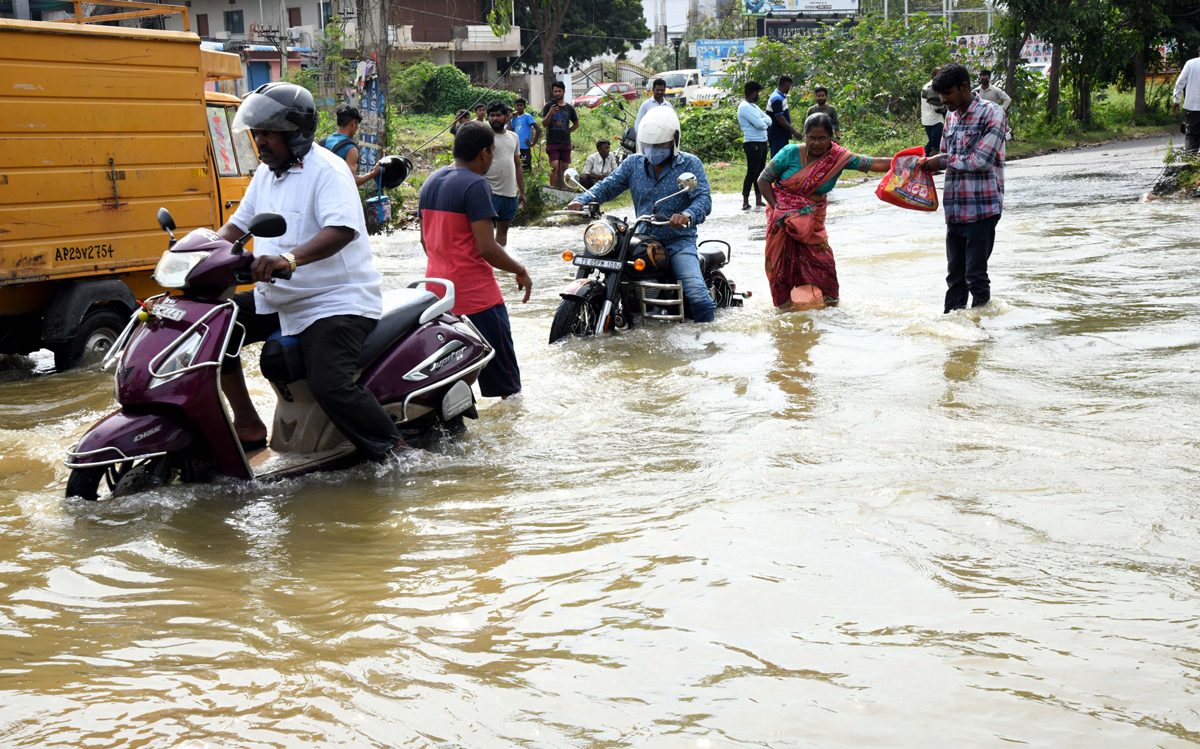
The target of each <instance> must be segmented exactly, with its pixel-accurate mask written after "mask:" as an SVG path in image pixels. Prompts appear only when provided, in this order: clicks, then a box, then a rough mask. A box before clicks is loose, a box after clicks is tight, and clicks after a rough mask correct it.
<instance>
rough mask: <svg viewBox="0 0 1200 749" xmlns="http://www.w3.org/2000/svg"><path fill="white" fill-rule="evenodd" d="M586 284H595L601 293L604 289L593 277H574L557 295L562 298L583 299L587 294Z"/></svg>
mask: <svg viewBox="0 0 1200 749" xmlns="http://www.w3.org/2000/svg"><path fill="white" fill-rule="evenodd" d="M588 286H595V287H596V288H597V289H599V290H600V291H601V292H602V293H603V291H604V286H602V285H601V284H600V282H599V281H597V280H596V279H594V278H576V279H575V280H574V281H572V282H571V283H569V284H567V288H565V289H563V290H562V291H561V292H559V294H558V295H559V296H560V297H562V298H563V299H583V298H584V297H586V296H587V294H588Z"/></svg>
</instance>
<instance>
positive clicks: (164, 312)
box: [154, 304, 183, 322]
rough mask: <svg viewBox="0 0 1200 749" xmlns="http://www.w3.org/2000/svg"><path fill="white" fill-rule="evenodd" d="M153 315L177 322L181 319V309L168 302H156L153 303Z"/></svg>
mask: <svg viewBox="0 0 1200 749" xmlns="http://www.w3.org/2000/svg"><path fill="white" fill-rule="evenodd" d="M154 316H155V317H161V318H163V319H164V320H174V321H175V322H179V321H180V320H182V319H183V310H181V309H179V308H178V307H172V306H171V305H168V304H156V305H154Z"/></svg>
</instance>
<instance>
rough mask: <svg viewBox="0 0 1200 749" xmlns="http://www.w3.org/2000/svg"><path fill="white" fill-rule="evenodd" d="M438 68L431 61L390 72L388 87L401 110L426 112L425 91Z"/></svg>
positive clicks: (393, 69) (408, 65)
mask: <svg viewBox="0 0 1200 749" xmlns="http://www.w3.org/2000/svg"><path fill="white" fill-rule="evenodd" d="M437 68H438V66H437V65H434V64H433V63H432V62H430V61H429V60H419V61H417V62H413V63H409V64H407V65H395V66H393V68H392V69H391V71H389V76H388V87H389V88H390V89H391V92H390V93H391V97H392V101H393V102H394V103H395V104H396V106H397V107H398V108H400V109H401V110H411V111H413V112H423V111H425V106H426V101H425V89H426V87H427V86H428V84H429V79H431V78H433V76H434V73H436V72H437Z"/></svg>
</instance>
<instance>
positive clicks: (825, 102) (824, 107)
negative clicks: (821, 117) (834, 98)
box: [804, 86, 842, 143]
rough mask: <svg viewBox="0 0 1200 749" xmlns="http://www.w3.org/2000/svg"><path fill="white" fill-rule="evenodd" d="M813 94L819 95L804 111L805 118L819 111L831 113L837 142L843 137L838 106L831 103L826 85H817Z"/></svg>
mask: <svg viewBox="0 0 1200 749" xmlns="http://www.w3.org/2000/svg"><path fill="white" fill-rule="evenodd" d="M813 95H814V96H816V97H817V103H816V105H815V106H811V107H809V108H808V111H807V112H805V113H804V119H806V120H807V119H808V118H809V117H810V116H811V115H814V114H817V113H818V112H819V113H821V114H827V115H829V119H831V120H833V142H834V143H837V142H838V141H839V140H841V139H842V123H840V122H838V113H837V108H835V107H834V106H833V105H832V104H830V103H829V91H828V90H826V88H825V87H824V86H817V87H816V88H814V89H813Z"/></svg>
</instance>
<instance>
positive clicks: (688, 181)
mask: <svg viewBox="0 0 1200 749" xmlns="http://www.w3.org/2000/svg"><path fill="white" fill-rule="evenodd" d="M675 184H677V185H679V189H680V190H687V191H688V192H691V191H692V190H695V189H696V186H697V185H698V184H699V182H698V180H697V179H696V175H694V174H692V173H691V172H684V173H683V174H681V175H679V179H677V180H675Z"/></svg>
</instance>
